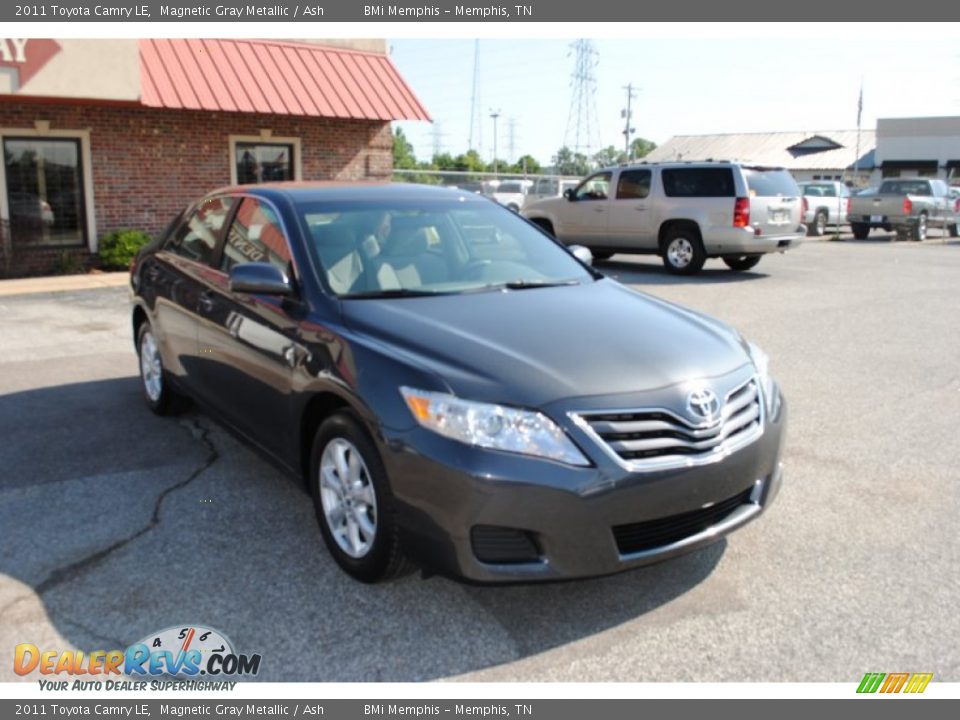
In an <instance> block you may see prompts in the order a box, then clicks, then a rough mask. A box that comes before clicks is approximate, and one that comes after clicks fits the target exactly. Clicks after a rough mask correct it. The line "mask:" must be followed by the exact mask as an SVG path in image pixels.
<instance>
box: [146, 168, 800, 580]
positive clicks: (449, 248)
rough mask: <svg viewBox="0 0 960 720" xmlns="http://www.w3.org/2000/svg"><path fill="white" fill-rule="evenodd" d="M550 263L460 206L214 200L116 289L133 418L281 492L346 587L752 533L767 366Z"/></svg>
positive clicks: (702, 327) (515, 223)
mask: <svg viewBox="0 0 960 720" xmlns="http://www.w3.org/2000/svg"><path fill="white" fill-rule="evenodd" d="M571 250H572V252H571V251H568V250H567V249H565V248H563V247H561V246H560V245H558V244H557V243H556V242H555V241H553V240H552V239H551V238H549V237H547V236H546V235H545V234H543V233H542V232H541V231H540V230H538V229H537V228H536V227H534V226H532V225H530V224H528V223H527V222H526V221H525V220H523V219H522V218H520V217H517V215H516V214H514V213H511V212H509V211H508V210H505V209H503V208H501V207H499V206H497V205H495V204H494V203H491V202H490V201H488V200H486V199H484V198H481V197H478V196H476V195H472V194H470V193H466V192H463V191H459V190H451V189H438V188H428V187H418V186H412V185H363V186H344V185H309V184H302V185H286V184H280V185H260V186H244V187H236V188H229V189H225V190H222V191H218V192H214V193H212V194H211V195H209V196H207V197H205V198H203V199H202V200H200V201H199V202H198V203H196V204H195V205H194V206H192V207H190V208H189V209H187V210H186V211H184V212H183V213H182V215H181V216H180V217H178V218H177V219H176V220H175V221H174V222H173V223H172V224H171V225H170V227H169V229H168V230H167V231H166V232H165V233H164V234H163V235H162V236H161V237H160V238H158V239H157V240H156V241H155V242H153V243H152V244H151V245H149V246H148V247H147V248H145V249H144V250H143V251H142V252H141V253H140V255H139V257H138V258H137V261H136V262H135V263H134V265H133V267H132V275H131V284H132V288H133V330H134V336H135V338H136V345H137V351H138V353H139V356H140V370H141V375H142V380H143V392H144V395H145V398H146V401H147V404H148V405H149V406H150V407H151V408H152V409H153V410H154V411H155V412H158V413H164V412H168V411H170V410H171V409H173V408H174V407H176V406H177V405H178V400H180V399H182V397H183V396H189V397H190V398H192V399H194V400H196V401H198V402H199V403H200V404H201V405H202V406H203V407H204V408H205V409H207V410H208V411H209V412H210V413H211V414H212V415H214V416H215V417H217V418H218V419H219V420H221V421H222V422H223V423H224V424H225V425H227V426H228V427H230V428H231V429H232V430H233V431H234V432H236V433H238V434H239V435H241V436H243V437H244V438H246V439H247V441H249V443H250V444H252V445H255V446H256V447H257V448H258V449H260V450H261V451H264V452H266V453H267V454H269V455H270V456H272V457H273V458H274V459H275V460H276V461H278V462H279V463H280V464H282V465H283V466H285V467H286V468H287V469H288V470H290V471H292V472H295V473H297V474H298V475H301V476H302V477H304V478H305V479H306V482H307V485H308V486H309V489H310V491H311V493H312V495H313V500H314V504H315V506H316V512H317V518H318V520H319V523H320V528H321V531H322V534H323V538H324V540H325V541H326V544H327V547H328V548H329V550H330V552H331V554H332V555H333V557H334V559H335V560H336V561H337V563H339V565H340V566H341V567H342V568H343V569H344V570H346V571H347V572H348V573H350V574H351V575H353V576H354V577H356V578H358V579H360V580H364V581H368V582H370V581H376V580H380V579H383V578H387V577H389V576H391V575H394V574H396V573H398V572H400V571H401V570H402V569H403V568H404V567H405V566H406V565H407V561H412V562H414V563H417V564H419V565H421V566H423V567H426V568H429V569H431V570H435V571H439V572H443V573H446V574H450V575H456V576H461V577H465V578H469V579H472V580H476V581H483V582H498V581H518V580H523V581H526V580H548V579H557V578H574V577H586V576H593V575H602V574H606V573H613V572H617V571H620V570H624V569H627V568H631V567H635V566H638V565H642V564H644V563H649V562H653V561H656V560H660V559H663V558H667V557H671V556H673V555H677V554H679V553H682V552H685V551H688V550H692V549H694V548H697V547H700V546H703V545H705V544H707V543H709V542H711V541H714V540H716V539H718V538H719V537H721V536H723V535H724V534H726V533H727V532H729V531H731V530H734V529H735V528H738V527H740V526H741V525H743V524H744V523H746V522H748V521H749V520H751V519H752V518H754V517H756V516H757V515H758V514H759V513H760V512H761V511H762V510H763V509H764V508H765V507H766V506H767V505H769V504H770V502H771V501H772V500H773V498H774V496H775V495H776V493H777V490H778V487H779V485H780V482H781V463H780V456H781V446H782V443H783V436H784V427H785V423H786V408H785V406H784V403H783V400H782V399H781V396H780V391H779V389H778V387H777V384H776V383H775V382H774V380H773V378H772V377H771V376H770V374H769V371H768V367H767V358H766V356H765V355H764V354H763V353H762V352H761V351H760V350H759V349H758V348H757V347H756V346H754V345H752V344H750V343H748V342H747V341H746V340H744V339H743V338H742V337H741V336H740V335H739V334H738V333H737V332H736V331H734V330H732V329H731V328H729V327H727V326H725V325H723V324H722V323H720V322H717V321H716V320H712V319H710V318H707V317H704V316H703V315H700V314H698V313H695V312H692V311H689V310H686V309H683V308H680V307H677V306H675V305H671V304H669V303H666V302H663V301H661V300H657V299H655V298H652V297H649V296H647V295H644V294H642V293H638V292H635V291H633V290H630V289H628V288H626V287H624V286H623V285H620V284H619V283H617V282H614V281H613V280H610V279H608V278H606V277H604V276H602V275H601V274H600V273H598V272H596V271H594V270H592V269H591V268H590V267H589V262H583V261H582V260H581V259H579V258H580V257H582V256H583V255H584V253H583V252H582V249H576V248H574V249H571ZM586 255H588V253H586Z"/></svg>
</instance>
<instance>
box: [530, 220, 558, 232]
mask: <svg viewBox="0 0 960 720" xmlns="http://www.w3.org/2000/svg"><path fill="white" fill-rule="evenodd" d="M530 222H532V223H533V224H534V225H536V226H537V227H538V228H540V229H541V230H543V231H544V232H545V233H546V234H547V235H549V236H550V237H556V235H554V233H553V225H552V224H551V223H550V221H549V220H544V219H542V218H534V219H533V220H531V221H530Z"/></svg>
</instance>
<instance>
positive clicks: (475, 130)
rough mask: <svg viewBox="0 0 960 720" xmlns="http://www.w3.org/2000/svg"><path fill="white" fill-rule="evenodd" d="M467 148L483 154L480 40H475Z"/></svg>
mask: <svg viewBox="0 0 960 720" xmlns="http://www.w3.org/2000/svg"><path fill="white" fill-rule="evenodd" d="M467 149H468V150H476V151H477V152H478V153H479V154H480V156H481V157H482V156H483V119H482V118H481V111H480V41H479V40H474V41H473V92H472V93H471V95H470V137H469V139H468V140H467Z"/></svg>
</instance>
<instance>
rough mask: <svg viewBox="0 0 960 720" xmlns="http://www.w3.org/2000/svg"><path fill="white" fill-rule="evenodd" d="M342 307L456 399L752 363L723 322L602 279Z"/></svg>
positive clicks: (552, 395)
mask: <svg viewBox="0 0 960 720" xmlns="http://www.w3.org/2000/svg"><path fill="white" fill-rule="evenodd" d="M343 313H344V320H345V322H346V324H347V326H348V327H350V328H351V329H352V330H353V331H355V332H357V333H359V334H361V335H362V336H364V337H366V338H368V339H369V340H370V341H373V342H374V343H375V344H378V345H379V346H380V347H381V349H382V350H383V351H385V352H389V353H390V354H391V355H394V356H396V357H402V358H405V359H406V360H407V361H408V362H412V363H415V364H416V365H417V366H418V367H419V368H421V369H423V370H426V371H429V372H432V373H434V374H435V375H436V376H438V377H439V378H440V379H441V380H442V381H443V382H444V383H445V384H446V385H447V386H448V389H449V390H450V391H451V392H453V393H454V394H456V395H458V396H460V397H465V398H469V399H471V400H479V401H487V402H500V403H507V404H512V405H521V406H526V407H542V406H544V405H546V404H549V403H552V402H555V401H558V400H563V399H566V398H573V397H582V396H600V395H617V394H633V393H637V392H643V391H648V390H654V389H658V388H664V387H668V386H671V385H674V384H678V383H682V382H686V381H689V380H691V379H696V378H713V377H720V376H722V375H725V374H727V373H729V372H731V371H733V370H735V369H737V368H739V367H742V366H743V365H745V364H746V363H748V362H749V357H748V355H747V352H746V350H745V348H744V346H743V344H742V340H741V339H740V338H739V336H738V335H737V333H736V332H734V331H733V330H732V329H730V328H729V327H727V326H725V325H723V324H722V323H720V322H718V321H716V320H712V319H709V318H706V317H704V316H702V315H700V314H698V313H695V312H693V311H690V310H686V309H683V308H681V307H678V306H676V305H672V304H670V303H667V302H664V301H661V300H657V299H655V298H652V297H650V296H647V295H644V294H642V293H639V292H636V291H633V290H630V289H629V288H626V287H624V286H623V285H620V284H619V283H617V282H615V281H613V280H609V279H602V280H597V281H595V282H593V281H590V282H587V283H586V284H583V285H576V286H560V287H548V288H537V289H525V290H505V291H492V292H482V293H468V294H463V295H441V296H438V297H420V298H391V299H383V300H376V299H365V300H346V301H344V303H343ZM426 389H433V388H426Z"/></svg>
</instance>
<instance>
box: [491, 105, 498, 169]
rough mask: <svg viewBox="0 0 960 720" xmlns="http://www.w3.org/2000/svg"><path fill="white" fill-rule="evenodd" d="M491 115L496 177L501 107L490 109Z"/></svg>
mask: <svg viewBox="0 0 960 720" xmlns="http://www.w3.org/2000/svg"><path fill="white" fill-rule="evenodd" d="M490 117H492V118H493V174H494V177H496V176H497V175H498V174H499V172H498V169H497V118H498V117H500V110H499V108H498V109H496V110H493V109H491V110H490Z"/></svg>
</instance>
